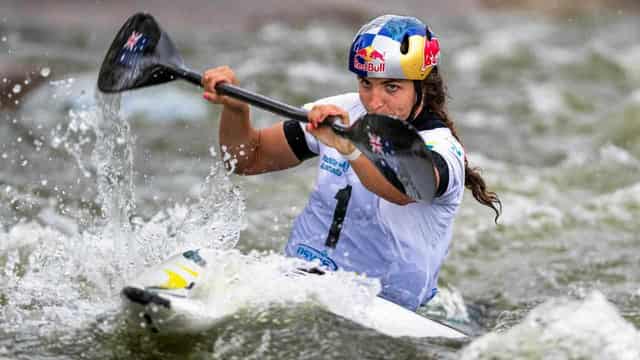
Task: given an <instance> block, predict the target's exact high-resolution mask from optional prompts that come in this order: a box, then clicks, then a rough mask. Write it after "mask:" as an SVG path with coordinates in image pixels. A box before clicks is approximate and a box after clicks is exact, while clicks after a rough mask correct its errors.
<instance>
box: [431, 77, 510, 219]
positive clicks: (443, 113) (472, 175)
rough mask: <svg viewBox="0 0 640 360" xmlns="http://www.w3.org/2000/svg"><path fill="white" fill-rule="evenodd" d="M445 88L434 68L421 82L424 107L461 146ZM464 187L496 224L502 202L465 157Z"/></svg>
mask: <svg viewBox="0 0 640 360" xmlns="http://www.w3.org/2000/svg"><path fill="white" fill-rule="evenodd" d="M447 97H448V94H447V87H446V85H445V83H444V80H443V78H442V75H440V73H439V71H438V67H437V66H435V67H434V68H433V69H432V70H431V72H430V73H429V75H428V76H427V77H426V78H425V79H424V80H422V98H423V99H424V106H425V107H426V109H428V110H430V111H431V112H433V113H434V114H436V115H437V116H438V117H439V118H440V120H442V122H444V123H445V125H447V127H448V128H449V130H451V134H452V135H453V136H454V137H455V138H456V139H457V140H458V141H459V142H460V144H462V140H461V139H460V137H459V136H458V133H457V131H456V127H455V125H454V123H453V119H451V116H449V113H448V111H447ZM464 172H465V178H464V186H465V187H466V188H467V189H469V190H471V193H472V194H473V197H474V198H475V199H476V200H477V201H478V202H479V203H481V204H482V205H485V206H488V207H490V208H492V209H493V211H495V213H496V217H495V219H494V221H495V222H496V223H497V222H498V218H499V217H500V214H501V213H502V202H501V201H500V199H499V198H498V194H496V193H495V192H492V191H488V190H487V185H486V184H485V182H484V179H483V178H482V176H480V168H477V167H473V168H472V167H470V166H469V161H468V160H467V156H466V155H465V157H464Z"/></svg>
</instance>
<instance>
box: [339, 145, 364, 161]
mask: <svg viewBox="0 0 640 360" xmlns="http://www.w3.org/2000/svg"><path fill="white" fill-rule="evenodd" d="M352 147H353V150H352V151H351V152H349V153H346V154H342V157H343V158H345V159H346V160H348V161H354V160H355V159H357V158H359V157H360V155H362V152H361V151H360V150H359V149H358V148H357V147H355V146H352Z"/></svg>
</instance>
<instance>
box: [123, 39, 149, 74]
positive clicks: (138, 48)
mask: <svg viewBox="0 0 640 360" xmlns="http://www.w3.org/2000/svg"><path fill="white" fill-rule="evenodd" d="M148 42H149V38H147V37H146V36H144V34H142V33H139V32H137V31H132V32H131V35H129V38H128V39H127V41H126V42H125V43H124V45H122V50H121V51H120V56H118V62H119V63H120V64H122V65H125V66H133V64H135V63H136V61H137V60H138V58H139V57H140V54H141V53H142V51H143V50H144V48H145V46H147V43H148Z"/></svg>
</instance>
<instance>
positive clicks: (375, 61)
mask: <svg viewBox="0 0 640 360" xmlns="http://www.w3.org/2000/svg"><path fill="white" fill-rule="evenodd" d="M353 60H354V61H353V67H355V68H356V69H358V70H360V71H366V72H377V73H382V72H384V54H383V53H381V52H379V51H378V50H376V49H374V48H373V46H367V47H366V48H362V49H359V50H358V51H356V54H355V56H354V59H353Z"/></svg>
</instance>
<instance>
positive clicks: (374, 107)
mask: <svg viewBox="0 0 640 360" xmlns="http://www.w3.org/2000/svg"><path fill="white" fill-rule="evenodd" d="M383 96H384V94H383V93H382V91H381V90H380V89H377V87H374V88H373V89H371V101H370V102H369V106H370V107H371V111H372V112H375V113H377V112H379V111H380V110H381V109H382V108H383V107H384V98H383Z"/></svg>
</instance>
